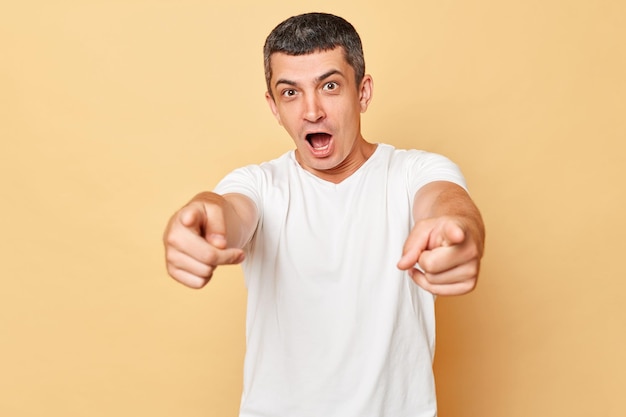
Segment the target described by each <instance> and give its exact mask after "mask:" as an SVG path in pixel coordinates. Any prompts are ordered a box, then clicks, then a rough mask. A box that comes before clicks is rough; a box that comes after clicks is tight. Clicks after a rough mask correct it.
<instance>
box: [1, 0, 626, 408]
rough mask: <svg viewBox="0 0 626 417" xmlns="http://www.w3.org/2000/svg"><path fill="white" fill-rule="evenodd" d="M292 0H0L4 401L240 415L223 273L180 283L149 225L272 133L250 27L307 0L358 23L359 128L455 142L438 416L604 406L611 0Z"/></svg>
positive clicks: (425, 145)
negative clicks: (457, 190)
mask: <svg viewBox="0 0 626 417" xmlns="http://www.w3.org/2000/svg"><path fill="white" fill-rule="evenodd" d="M295 3H296V2H287V1H276V0H271V1H265V2H259V1H252V0H247V1H237V0H235V1H229V2H226V1H223V2H216V1H208V0H204V1H193V0H176V1H175V0H150V1H148V0H143V1H140V0H126V1H104V0H84V1H79V0H75V1H70V0H63V1H54V2H48V1H33V0H31V1H29V0H26V1H21V2H4V4H3V5H2V6H0V139H1V142H0V143H1V145H0V157H1V163H0V173H1V176H0V178H1V179H0V181H1V184H0V190H1V197H0V208H1V210H2V211H1V216H0V233H1V235H0V236H1V239H0V256H1V265H0V268H1V269H0V271H1V279H2V285H1V287H0V415H2V416H11V417H26V416H44V415H45V416H64V417H74V416H76V417H78V416H81V417H82V416H90V417H97V416H107V417H108V416H153V417H158V416H189V417H195V416H220V417H222V416H236V414H237V410H238V405H239V397H240V393H241V384H242V382H241V381H242V359H243V354H244V349H245V340H244V314H245V297H246V290H245V287H244V284H243V280H242V276H241V271H240V269H239V267H224V268H221V269H220V270H219V271H218V273H217V275H216V276H215V277H214V280H213V282H211V284H210V285H209V286H207V287H206V288H205V289H204V290H202V291H194V290H191V289H187V288H185V287H183V286H182V285H179V284H177V283H175V282H174V281H173V280H171V279H169V278H168V277H167V275H166V272H165V268H164V259H163V248H162V243H161V235H162V232H163V229H164V226H165V224H166V221H167V219H168V218H169V216H170V215H171V214H172V213H173V212H174V211H175V210H176V209H178V208H179V207H180V206H181V205H182V204H184V202H186V201H187V200H188V199H189V198H191V197H192V196H193V195H194V194H195V193H196V192H197V191H200V190H205V189H211V188H212V187H213V186H214V185H215V184H216V183H217V181H218V180H219V179H220V178H221V177H222V176H223V175H224V174H226V173H227V172H229V171H230V170H231V169H233V168H236V167H238V166H241V165H244V164H249V163H256V162H261V161H263V160H267V159H270V158H273V157H275V156H277V155H279V154H281V153H283V152H284V151H286V150H288V149H291V147H292V143H291V139H290V138H289V137H288V136H287V134H286V133H284V132H283V131H282V129H281V128H280V127H279V126H278V125H277V123H276V122H275V120H274V119H273V117H272V116H271V114H270V112H269V110H268V109H267V105H266V103H265V100H264V98H263V94H264V91H265V85H264V79H263V68H262V53H261V49H262V45H263V42H264V39H265V36H266V35H267V34H268V33H269V32H270V30H271V29H272V28H273V27H274V26H275V25H276V24H278V23H279V22H280V21H282V20H283V19H285V18H287V17H289V16H291V15H294V14H299V13H303V12H307V11H327V12H332V13H336V14H339V15H341V16H344V17H345V18H347V19H348V20H349V21H351V22H352V23H353V24H354V25H355V26H356V28H357V30H358V31H359V32H360V34H361V36H362V38H363V42H364V47H365V55H366V62H367V65H368V67H367V70H368V72H369V73H371V74H372V75H373V77H374V84H375V90H374V101H373V103H372V105H371V106H370V108H369V110H368V112H367V113H366V114H365V115H364V117H363V126H364V136H365V137H366V138H367V139H368V140H370V141H374V142H388V143H391V144H393V145H395V146H397V147H412V148H421V149H426V150H429V151H433V152H438V153H443V154H445V155H447V156H448V157H450V158H451V159H453V160H454V161H455V162H457V163H458V164H459V165H460V166H461V167H462V169H463V171H464V173H465V175H466V177H467V180H468V182H469V185H470V190H471V193H472V195H473V197H474V198H475V200H476V202H477V203H478V205H479V207H480V208H481V210H482V213H483V215H484V218H485V222H486V224H487V230H488V232H487V250H486V256H485V258H484V262H483V269H482V275H481V279H480V282H479V285H478V288H477V290H476V291H475V292H474V293H472V294H471V295H468V296H464V297H457V298H440V299H439V300H438V301H437V314H438V322H437V333H438V339H437V346H438V350H437V354H436V359H435V372H436V377H437V389H438V394H439V403H440V415H441V416H442V417H476V416H481V417H517V416H519V417H528V416H563V417H572V416H590V415H596V416H607V417H620V416H624V415H626V397H624V387H626V360H625V358H624V356H625V353H624V352H626V334H625V332H626V307H625V302H624V301H623V298H624V292H625V291H626V279H625V278H626V268H625V266H624V258H625V255H624V250H625V249H626V245H625V244H624V240H625V238H626V220H625V219H626V216H625V215H624V212H625V211H624V210H625V209H624V204H625V203H626V186H625V184H624V179H625V178H626V164H625V160H626V152H625V151H626V145H625V143H626V122H625V120H626V105H625V103H626V99H625V97H626V83H625V74H626V46H625V45H626V44H625V41H624V40H625V39H626V21H625V17H626V7H625V3H624V2H622V1H618V0H615V1H610V0H599V1H571V0H548V1H543V0H542V1H536V0H531V1H526V2H502V1H496V0H478V1H474V2H466V1H460V0H448V1H413V2H407V1H405V0H390V1H386V2H382V3H381V2H363V1H361V2H356V1H355V2H350V1H341V0H339V1H328V0H321V1H316V2H310V1H302V2H297V4H295Z"/></svg>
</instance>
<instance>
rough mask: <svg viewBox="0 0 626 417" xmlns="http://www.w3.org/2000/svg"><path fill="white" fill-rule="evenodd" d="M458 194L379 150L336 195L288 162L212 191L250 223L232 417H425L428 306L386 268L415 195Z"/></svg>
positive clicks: (435, 162) (430, 386)
mask: <svg viewBox="0 0 626 417" xmlns="http://www.w3.org/2000/svg"><path fill="white" fill-rule="evenodd" d="M438 180H445V181H451V182H455V183H457V184H459V185H461V186H463V187H465V183H464V179H463V176H462V174H461V172H460V171H459V169H458V168H457V166H456V165H454V164H453V163H452V162H450V161H449V160H448V159H446V158H445V157H443V156H440V155H436V154H432V153H427V152H423V151H415V150H411V151H406V150H396V149H395V148H393V147H392V146H390V145H385V144H379V145H378V147H377V149H376V151H375V152H374V154H373V155H372V156H371V157H370V158H369V159H368V160H367V161H366V162H365V163H364V164H363V165H362V166H361V167H360V168H359V170H358V171H356V172H355V173H354V174H353V175H351V176H350V177H349V178H347V179H345V180H344V181H342V182H341V183H339V184H334V183H330V182H327V181H324V180H322V179H320V178H318V177H316V176H314V175H313V174H311V173H310V172H308V171H306V170H304V169H302V168H301V166H300V165H299V164H298V162H297V161H296V159H295V155H294V152H293V151H290V152H288V153H286V154H284V155H283V156H281V157H280V158H278V159H275V160H273V161H270V162H267V163H263V164H261V165H253V166H248V167H244V168H240V169H237V170H235V171H233V172H232V173H230V174H229V175H228V176H226V177H225V178H224V179H223V180H222V181H221V182H220V183H219V184H218V186H217V188H216V190H215V191H216V192H218V193H220V194H226V193H241V194H244V195H246V196H248V197H249V198H251V199H252V201H254V203H255V204H256V206H257V208H258V212H259V222H258V226H257V230H256V232H255V234H254V236H253V238H252V240H251V242H250V243H249V244H248V245H247V247H246V251H247V257H246V260H245V261H244V264H243V270H244V275H245V280H246V285H247V288H248V310H247V325H246V336H247V350H246V357H245V365H244V388H243V395H242V400H241V409H240V416H241V417H368V416H371V417H433V416H436V414H437V405H436V398H435V386H434V379H433V372H432V360H433V355H434V347H435V316H434V297H433V295H432V294H430V293H428V292H426V291H424V290H422V289H421V288H420V287H418V286H417V285H415V283H414V282H413V281H412V280H411V278H410V277H409V275H408V273H407V272H405V271H400V270H398V268H397V267H396V263H397V262H398V260H399V259H400V256H401V254H402V247H403V245H404V242H405V240H406V238H407V236H408V234H409V231H410V230H411V227H412V225H413V220H412V214H411V213H412V206H413V197H414V195H415V193H416V191H417V190H418V189H419V188H420V187H421V186H423V185H425V184H427V183H429V182H432V181H438Z"/></svg>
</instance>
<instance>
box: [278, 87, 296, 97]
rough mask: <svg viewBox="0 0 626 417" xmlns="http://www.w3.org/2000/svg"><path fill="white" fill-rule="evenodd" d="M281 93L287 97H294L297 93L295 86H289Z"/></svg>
mask: <svg viewBox="0 0 626 417" xmlns="http://www.w3.org/2000/svg"><path fill="white" fill-rule="evenodd" d="M281 95H282V96H283V97H285V98H289V97H293V96H295V95H296V90H294V89H293V88H288V89H286V90H284V91H283V92H282V93H281Z"/></svg>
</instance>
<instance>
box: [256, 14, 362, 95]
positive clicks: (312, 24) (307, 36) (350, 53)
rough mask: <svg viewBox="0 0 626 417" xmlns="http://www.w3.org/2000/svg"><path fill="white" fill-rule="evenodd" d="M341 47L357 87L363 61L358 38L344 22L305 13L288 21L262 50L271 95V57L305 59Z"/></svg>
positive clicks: (273, 31)
mask: <svg viewBox="0 0 626 417" xmlns="http://www.w3.org/2000/svg"><path fill="white" fill-rule="evenodd" d="M338 46H341V47H342V48H343V50H344V55H345V58H346V61H347V62H348V64H349V65H350V66H351V67H352V68H353V69H354V75H355V80H356V84H357V87H358V85H359V84H360V83H361V81H362V80H363V77H364V76H365V58H364V56H363V45H362V44H361V38H360V37H359V34H358V33H357V31H356V29H354V26H352V24H350V23H349V22H348V21H347V20H345V19H343V18H341V17H339V16H335V15H332V14H328V13H305V14H301V15H298V16H293V17H290V18H289V19H287V20H285V21H284V22H282V23H280V24H279V25H278V26H276V27H275V28H274V30H272V32H271V33H270V34H269V36H268V37H267V39H266V40H265V45H264V46H263V58H264V65H265V82H266V83H267V91H268V92H269V93H270V95H271V94H272V89H271V86H270V80H271V78H272V67H271V56H272V54H273V53H276V52H282V53H285V54H287V55H306V54H310V53H313V52H318V51H329V50H332V49H335V48H336V47H338Z"/></svg>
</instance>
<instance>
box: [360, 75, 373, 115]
mask: <svg viewBox="0 0 626 417" xmlns="http://www.w3.org/2000/svg"><path fill="white" fill-rule="evenodd" d="M373 93H374V80H373V79H372V76H371V75H369V74H365V76H364V77H363V80H362V81H361V86H360V87H359V103H360V104H361V113H365V111H366V110H367V108H368V107H369V105H370V102H371V101H372V94H373Z"/></svg>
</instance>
